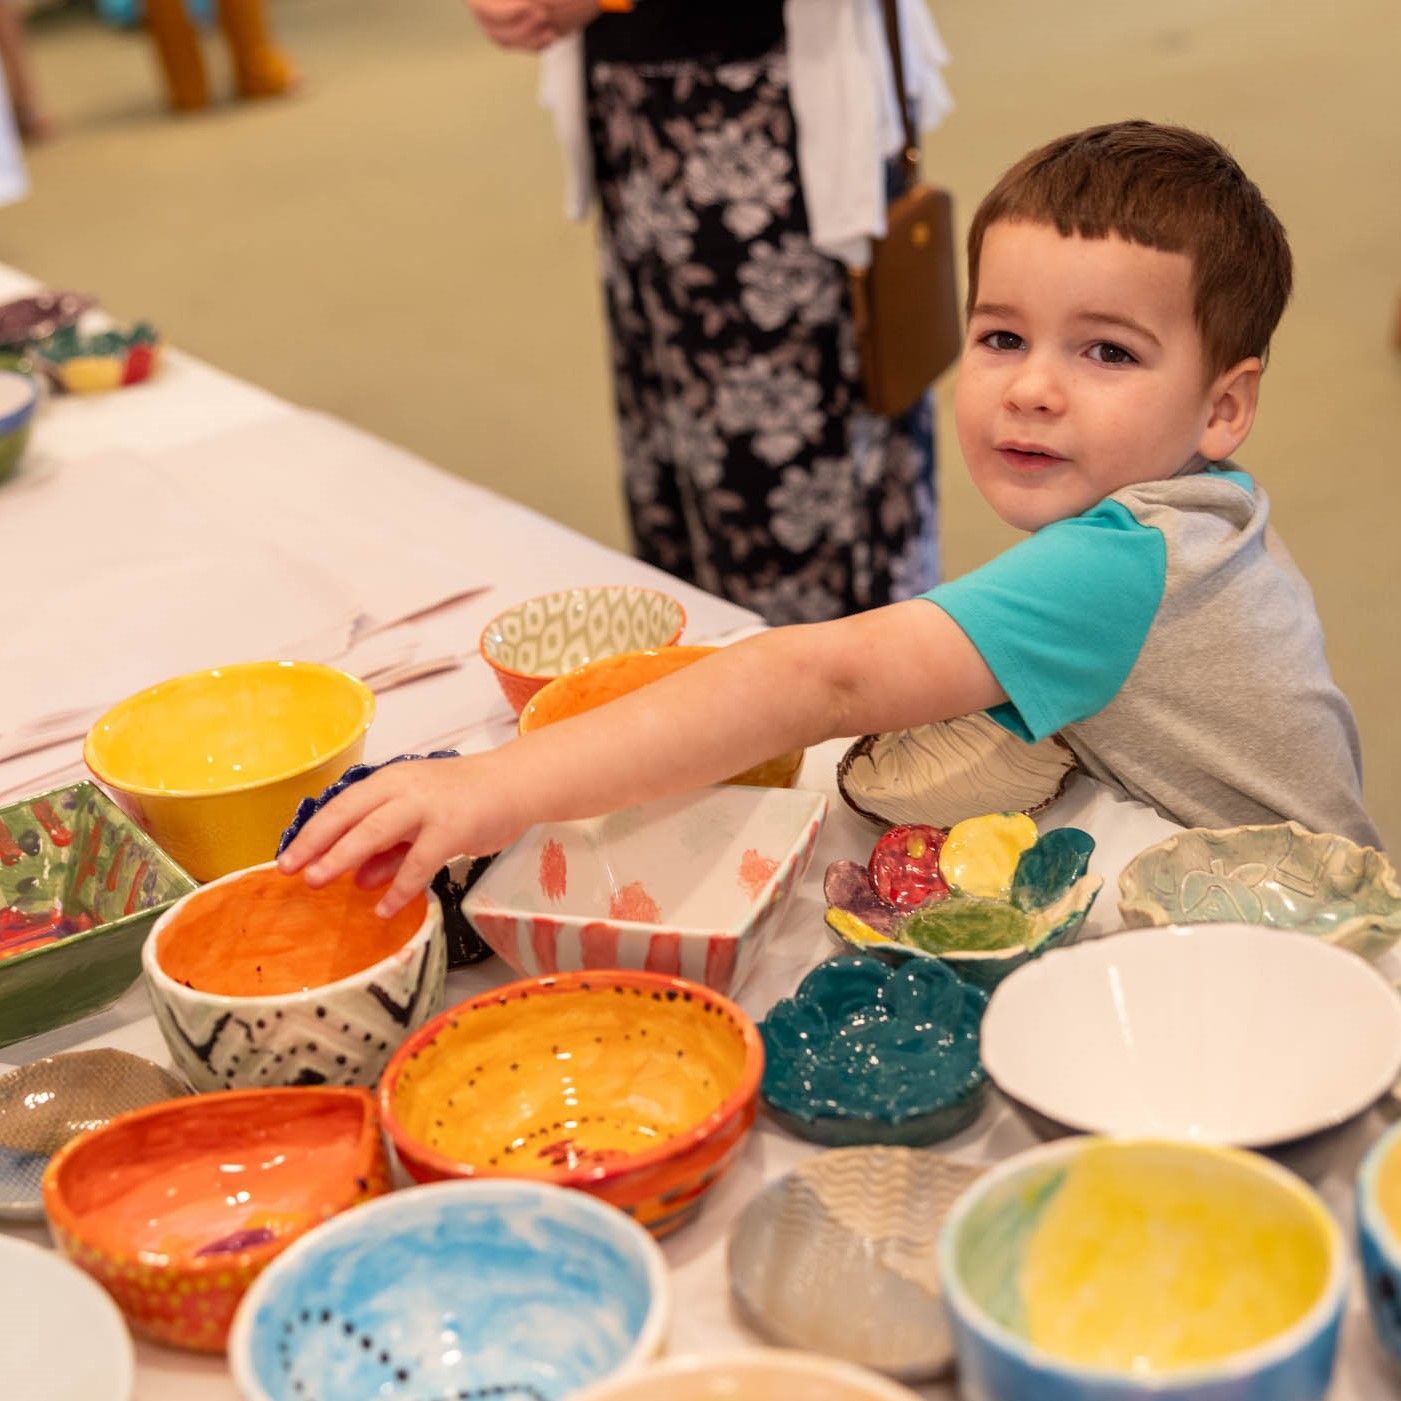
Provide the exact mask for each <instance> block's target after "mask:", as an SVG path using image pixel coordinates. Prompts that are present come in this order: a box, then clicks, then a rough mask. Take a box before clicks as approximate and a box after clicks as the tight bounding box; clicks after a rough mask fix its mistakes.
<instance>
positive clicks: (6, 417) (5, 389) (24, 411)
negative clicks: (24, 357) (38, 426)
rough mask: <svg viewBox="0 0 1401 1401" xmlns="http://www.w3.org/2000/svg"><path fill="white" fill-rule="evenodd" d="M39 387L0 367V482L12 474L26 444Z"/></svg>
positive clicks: (16, 372)
mask: <svg viewBox="0 0 1401 1401" xmlns="http://www.w3.org/2000/svg"><path fill="white" fill-rule="evenodd" d="M38 403H39V386H38V385H37V384H36V383H35V382H34V379H33V377H32V376H30V375H27V374H25V373H23V372H22V371H21V370H18V369H10V368H8V367H5V368H0V482H3V481H5V480H7V479H8V478H9V477H12V476H13V475H14V472H15V468H16V467H18V466H19V460H20V458H21V457H23V456H24V449H25V447H26V446H27V445H28V443H29V428H30V424H31V422H32V421H33V418H34V409H35V407H36V406H37V405H38Z"/></svg>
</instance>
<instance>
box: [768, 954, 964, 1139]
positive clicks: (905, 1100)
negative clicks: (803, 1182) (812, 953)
mask: <svg viewBox="0 0 1401 1401" xmlns="http://www.w3.org/2000/svg"><path fill="white" fill-rule="evenodd" d="M986 1006H987V994H986V993H985V992H983V991H982V990H981V989H979V988H976V987H974V986H973V985H972V984H971V983H966V982H964V981H963V980H962V979H961V978H959V977H958V976H957V975H956V974H954V973H951V972H950V971H949V970H948V969H947V968H946V967H944V966H943V965H942V964H940V963H936V962H934V961H933V960H926V961H921V962H909V963H906V964H905V965H904V966H903V967H900V968H892V967H890V966H889V965H888V964H885V963H882V962H881V961H880V960H878V959H874V958H862V957H859V956H858V957H856V958H834V959H830V960H829V961H828V962H826V963H823V964H819V965H818V967H816V968H814V969H813V970H812V972H811V973H809V974H808V975H807V977H806V978H804V979H803V981H802V982H801V983H800V984H799V986H798V991H797V993H796V994H795V995H794V996H793V997H791V998H784V1000H783V1001H782V1002H780V1003H778V1005H777V1006H775V1007H774V1009H773V1010H772V1011H771V1012H770V1013H769V1014H768V1016H767V1017H765V1018H764V1021H763V1024H762V1025H761V1026H760V1028H759V1030H760V1033H761V1034H762V1036H763V1038H764V1080H763V1087H762V1094H763V1098H764V1104H765V1106H766V1107H767V1109H768V1111H769V1113H770V1114H771V1115H772V1116H773V1117H774V1118H775V1119H776V1120H777V1121H778V1122H779V1123H780V1124H782V1125H783V1127H784V1128H786V1129H788V1130H789V1131H790V1132H792V1133H796V1134H797V1135H798V1136H799V1137H800V1138H808V1139H811V1140H812V1141H813V1142H815V1143H825V1144H828V1145H846V1144H855V1143H902V1144H906V1145H910V1146H919V1145H923V1144H928V1143H937V1142H938V1141H939V1139H941V1138H948V1137H949V1136H950V1135H952V1134H955V1133H958V1132H959V1131H960V1130H961V1129H964V1128H966V1127H967V1126H968V1125H969V1124H971V1123H972V1122H973V1120H974V1119H976V1118H977V1117H978V1112H979V1111H980V1110H981V1108H982V1105H983V1097H984V1095H983V1091H984V1086H985V1083H986V1080H987V1077H986V1075H985V1074H984V1072H983V1066H982V1062H981V1061H980V1060H979V1059H978V1024H979V1022H980V1021H981V1020H982V1015H983V1009H984V1008H985V1007H986Z"/></svg>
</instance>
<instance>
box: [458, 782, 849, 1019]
mask: <svg viewBox="0 0 1401 1401" xmlns="http://www.w3.org/2000/svg"><path fill="white" fill-rule="evenodd" d="M826 814H827V800H826V799H825V798H823V797H822V796H821V795H820V794H817V793H807V792H801V791H791V792H790V791H786V790H784V789H779V788H736V787H729V788H726V787H720V788H706V789H702V790H700V791H699V792H694V793H685V794H678V795H677V796H675V797H671V798H663V799H660V800H658V801H656V802H652V803H647V804H645V805H644V806H642V807H636V808H628V809H626V810H624V811H622V812H616V813H610V814H608V815H607V816H605V817H598V818H590V819H588V820H586V821H581V822H555V823H549V824H546V825H544V826H540V827H533V828H531V829H530V830H529V831H528V832H526V833H525V835H524V836H523V837H521V838H520V840H519V841H517V842H516V843H515V845H514V846H511V847H509V848H508V849H507V850H506V851H503V852H502V853H501V855H500V856H498V857H497V858H496V860H495V862H494V863H493V864H492V865H491V867H490V868H489V869H488V871H487V872H486V874H485V875H484V876H483V877H482V878H481V880H479V881H478V882H477V884H476V886H475V887H474V888H473V889H472V890H471V891H470V892H469V893H468V895H467V897H466V898H465V899H464V901H463V903H462V910H463V913H464V914H465V915H466V916H467V918H468V920H469V921H470V922H471V924H472V927H473V928H474V929H475V930H476V931H477V933H478V934H480V935H481V937H482V938H483V939H484V940H486V942H487V943H488V944H490V945H491V947H492V948H493V949H495V950H496V952H497V953H499V954H500V955H501V957H502V958H504V959H505V960H506V962H507V963H509V964H510V965H511V967H512V968H514V969H515V970H516V971H517V972H518V973H524V974H528V975H532V974H543V973H556V972H561V973H562V972H566V971H570V970H573V969H579V968H643V969H647V970H648V971H650V972H653V973H673V974H679V975H681V976H683V977H687V978H694V979H695V980H696V981H697V982H702V983H705V984H706V985H707V986H708V987H712V988H714V989H715V990H716V991H717V992H724V993H731V992H734V991H735V990H736V989H737V988H739V987H740V986H741V985H742V984H743V983H744V980H745V979H746V978H747V977H748V976H749V973H750V971H751V970H752V969H753V967H754V964H755V961H756V959H757V958H758V956H759V953H760V951H761V949H762V948H763V947H764V945H765V944H766V943H767V942H768V940H769V938H770V936H771V935H772V934H773V933H774V932H775V931H776V930H777V929H778V927H779V925H780V924H781V922H782V920H783V915H784V912H785V910H786V909H787V907H788V902H789V900H790V899H791V898H792V895H793V891H794V888H795V887H796V886H797V883H798V882H799V881H800V880H801V879H802V878H803V875H804V873H805V872H806V871H807V868H808V865H809V864H810V863H811V861H812V853H813V849H814V847H815V846H816V844H817V837H818V833H819V832H820V831H821V830H822V823H823V820H824V818H825V817H826Z"/></svg>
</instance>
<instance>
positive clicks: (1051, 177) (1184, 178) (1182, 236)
mask: <svg viewBox="0 0 1401 1401" xmlns="http://www.w3.org/2000/svg"><path fill="white" fill-rule="evenodd" d="M999 219H1007V220H1013V221H1017V220H1022V221H1026V222H1029V223H1037V224H1050V225H1052V226H1054V228H1055V229H1056V230H1057V231H1058V232H1059V233H1060V234H1061V235H1062V236H1063V237H1067V238H1068V237H1070V236H1071V235H1072V234H1078V235H1079V236H1080V237H1081V238H1105V237H1107V236H1108V235H1110V234H1117V235H1118V236H1119V237H1120V238H1122V239H1125V240H1127V241H1128V242H1130V243H1137V244H1141V245H1143V246H1145V247H1147V248H1158V249H1161V250H1163V251H1164V252H1169V253H1185V254H1187V256H1188V257H1190V258H1191V260H1192V290H1193V295H1192V311H1193V315H1194V316H1195V318H1196V323H1197V328H1198V329H1199V330H1200V332H1201V336H1202V342H1203V345H1204V347H1205V351H1206V361H1207V369H1208V373H1209V374H1210V375H1212V376H1215V375H1217V374H1220V373H1221V371H1223V370H1226V369H1229V368H1230V367H1231V366H1232V365H1235V364H1237V363H1238V362H1239V361H1241V360H1243V359H1245V358H1246V357H1247V356H1250V355H1258V356H1259V357H1260V358H1261V359H1262V360H1263V359H1265V357H1266V355H1267V354H1268V352H1269V346H1270V336H1271V335H1272V334H1273V332H1274V329H1275V326H1276V325H1278V323H1279V318H1280V316H1281V315H1282V314H1283V312H1284V307H1285V303H1286V302H1288V300H1289V291H1290V286H1291V284H1292V281H1293V259H1292V258H1291V257H1290V253H1289V241H1288V239H1287V238H1286V237H1285V233H1284V226H1283V225H1282V224H1281V223H1280V222H1279V220H1278V219H1277V218H1276V217H1275V214H1274V211H1273V210H1271V209H1270V207H1269V205H1268V204H1267V203H1266V202H1265V197H1264V196H1263V195H1262V194H1261V193H1260V191H1259V190H1258V189H1257V188H1256V186H1255V184H1254V183H1253V182H1252V181H1251V180H1250V179H1249V178H1248V177H1247V176H1246V174H1245V172H1244V171H1243V170H1242V169H1241V168H1240V166H1239V165H1237V164H1236V162H1235V160H1234V158H1233V157H1232V156H1231V154H1230V152H1228V151H1227V150H1226V148H1225V147H1224V146H1221V145H1220V144H1218V143H1217V142H1215V141H1213V140H1212V139H1211V138H1210V137H1209V136H1202V135H1200V134H1199V133H1198V132H1195V131H1188V130H1186V129H1185V128H1183V127H1175V126H1159V125H1157V124H1156V123H1154V122H1143V121H1133V122H1115V123H1113V124H1112V125H1109V126H1098V127H1090V128H1088V129H1087V130H1085V131H1078V132H1075V133H1073V134H1072V135H1070V136H1063V137H1061V138H1060V139H1059V140H1056V141H1052V142H1050V143H1049V144H1048V145H1045V146H1042V147H1041V148H1040V149H1039V150H1036V151H1033V152H1031V154H1030V155H1028V156H1024V157H1023V158H1022V159H1021V160H1019V161H1018V162H1017V163H1016V165H1014V166H1013V167H1012V168H1011V169H1010V170H1009V171H1008V172H1007V173H1006V174H1005V175H1004V176H1003V177H1002V178H1001V179H1000V180H999V181H998V182H997V184H996V185H995V186H994V187H993V188H992V190H991V191H990V192H989V194H988V196H987V198H986V199H984V200H983V202H982V203H981V204H980V205H979V206H978V210H977V213H975V214H974V216H973V223H972V226H971V227H970V228H969V230H968V304H969V306H970V308H971V306H972V305H973V302H974V298H975V296H976V294H977V288H978V261H979V258H980V256H981V254H982V248H983V237H984V235H985V234H986V233H987V230H988V228H989V226H990V225H992V224H993V223H995V222H996V221H998V220H999Z"/></svg>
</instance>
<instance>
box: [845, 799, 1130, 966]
mask: <svg viewBox="0 0 1401 1401" xmlns="http://www.w3.org/2000/svg"><path fill="white" fill-rule="evenodd" d="M1012 821H1013V822H1015V823H1025V824H1026V825H1027V827H1028V828H1030V829H1031V831H1030V833H1029V834H1028V839H1029V840H1030V842H1031V844H1030V845H1029V846H1025V847H1024V849H1020V850H1019V849H1018V846H1017V844H1016V843H1012V844H1011V845H1010V846H1009V844H1008V842H1007V840H1006V838H1007V833H1006V832H1005V831H1004V830H1003V828H1004V827H1005V826H1007V825H1009V823H1008V818H1007V815H1006V814H990V815H988V816H985V817H977V818H965V819H964V821H963V822H961V823H958V824H956V825H955V826H954V827H953V828H952V829H950V831H949V832H948V833H947V838H948V840H947V841H946V842H944V844H943V850H942V852H939V853H938V855H939V856H940V857H942V855H943V854H944V853H947V852H948V851H949V850H950V848H951V847H952V846H953V844H954V842H955V841H956V840H958V839H959V837H960V835H961V832H962V831H967V832H969V833H970V834H971V837H972V840H970V841H969V842H967V843H963V844H961V848H960V849H961V852H962V855H961V856H960V859H959V863H958V864H957V865H956V866H954V868H953V869H954V871H955V872H956V873H960V872H961V871H962V870H963V869H964V867H965V865H966V868H967V870H968V871H969V872H970V876H969V877H968V879H969V880H970V884H971V885H972V886H973V888H974V889H976V890H977V891H981V892H990V893H977V894H969V893H966V892H964V891H962V890H961V889H960V888H959V887H958V886H957V884H955V883H954V880H952V879H951V880H950V881H948V882H944V884H945V890H944V891H942V892H941V893H940V894H938V895H937V896H933V897H931V898H929V899H926V900H923V901H920V900H918V899H917V898H916V899H915V900H912V901H911V902H909V903H905V904H899V903H896V902H895V900H894V899H892V898H889V896H890V895H891V893H892V892H891V891H890V890H889V888H888V887H887V889H886V890H885V892H884V893H883V891H882V889H881V888H879V887H878V883H877V877H879V876H881V875H882V869H881V865H880V857H881V855H882V846H883V844H884V843H885V842H886V841H887V839H888V838H899V837H900V835H901V834H902V833H924V834H927V833H929V832H931V831H937V830H938V829H932V828H925V827H921V828H897V829H895V830H894V831H892V832H890V833H888V834H887V837H886V838H882V839H881V842H878V843H877V845H876V851H875V853H873V856H872V860H871V862H870V863H869V864H868V865H865V866H863V865H861V864H860V863H858V862H855V861H835V862H833V863H832V865H830V866H829V867H828V868H827V875H826V878H825V880H824V881H823V894H824V895H825V896H826V899H827V926H828V928H829V929H830V930H831V931H832V933H833V934H834V935H835V936H836V938H837V940H838V942H839V943H840V944H842V945H843V946H844V947H845V948H847V949H850V950H853V951H855V952H858V953H869V954H873V955H874V956H875V957H876V958H879V959H883V960H884V961H885V962H887V963H893V964H897V965H898V964H903V963H906V962H909V961H910V960H912V959H920V960H929V961H933V962H938V963H942V964H944V965H945V966H946V967H948V968H951V969H952V970H953V971H954V972H955V973H957V974H958V975H959V977H961V978H963V979H965V980H966V981H968V982H970V983H973V984H974V985H975V986H977V987H980V988H984V989H991V988H993V987H995V986H996V985H997V984H998V983H1000V982H1001V981H1002V979H1003V978H1005V977H1006V976H1007V975H1008V974H1009V973H1011V972H1013V971H1014V970H1016V969H1018V968H1020V967H1021V966H1022V965H1023V964H1025V963H1026V962H1028V961H1029V960H1030V959H1033V958H1036V957H1039V956H1040V955H1041V954H1044V953H1046V952H1047V951H1048V950H1050V949H1054V948H1058V947H1060V946H1062V945H1064V944H1068V943H1071V942H1072V941H1073V940H1074V939H1075V937H1076V936H1077V935H1078V934H1079V932H1080V930H1081V928H1082V927H1083V926H1084V923H1085V917H1086V916H1087V915H1088V914H1089V912H1090V909H1091V908H1092V906H1093V905H1094V902H1095V897H1096V896H1097V895H1098V894H1099V889H1100V886H1101V885H1102V884H1103V881H1102V880H1101V878H1100V877H1099V876H1092V875H1089V874H1087V872H1088V868H1089V861H1090V855H1091V853H1092V852H1093V850H1094V841H1093V839H1092V838H1091V837H1090V836H1089V835H1088V834H1087V833H1085V832H1082V831H1080V829H1079V828H1078V827H1059V828H1056V829H1055V830H1054V831H1051V832H1047V833H1046V834H1045V835H1044V836H1042V837H1039V838H1038V837H1036V836H1035V829H1034V827H1033V826H1032V824H1031V821H1030V819H1029V818H1026V817H1020V816H1018V817H1015V818H1013V819H1012ZM985 829H987V835H986V850H980V843H982V842H983V841H984V838H983V837H981V836H980V835H979V834H980V833H983V832H984V830H985ZM922 841H923V837H920V836H914V837H911V838H910V839H909V844H910V845H911V846H915V845H917V844H918V843H919V842H922ZM873 872H874V873H875V874H874V875H873ZM989 872H991V873H992V883H991V884H989V883H988V873H989ZM999 872H1001V873H1002V874H1001V875H999V874H998V873H999ZM902 874H904V875H906V877H908V873H902ZM1004 878H1005V879H1004ZM999 881H1003V882H1004V884H1005V893H1004V892H1003V889H1002V888H1001V886H998V888H997V889H996V890H995V891H994V890H993V886H994V885H996V884H997V883H998V882H999ZM894 893H895V895H896V898H898V897H899V892H898V890H897V891H896V892H894Z"/></svg>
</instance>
